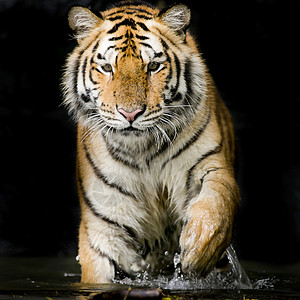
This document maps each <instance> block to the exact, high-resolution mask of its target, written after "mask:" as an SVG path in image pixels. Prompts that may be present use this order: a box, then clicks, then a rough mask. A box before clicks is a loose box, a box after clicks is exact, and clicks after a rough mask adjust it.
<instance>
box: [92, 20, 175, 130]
mask: <svg viewBox="0 0 300 300" xmlns="http://www.w3.org/2000/svg"><path fill="white" fill-rule="evenodd" d="M131 23H132V24H134V21H133V20H132V21H131ZM120 27H121V26H120ZM122 27H123V28H122ZM122 27H121V28H120V29H119V30H117V31H116V32H115V33H114V34H112V35H109V34H107V35H106V36H105V37H104V40H103V44H101V45H100V46H99V49H97V50H96V51H95V52H96V53H95V54H94V56H93V57H92V64H91V72H90V74H91V79H92V81H93V82H94V83H95V85H97V86H99V90H98V91H99V95H97V97H98V98H97V101H98V103H99V114H100V115H101V118H102V119H103V121H104V122H105V123H106V124H107V125H108V126H111V127H113V128H116V129H120V130H124V129H131V130H132V129H136V130H145V129H147V128H148V127H149V126H153V123H155V122H158V121H159V118H161V117H162V114H163V106H164V99H166V96H167V90H168V87H167V85H166V83H167V77H168V75H169V73H170V69H171V64H170V59H168V57H167V55H166V54H165V53H164V49H163V47H162V45H161V44H160V43H159V41H158V38H157V37H156V36H155V35H153V34H151V33H148V34H147V32H144V31H143V30H139V31H138V32H137V30H135V29H132V27H131V26H122ZM134 28H135V27H134ZM138 33H139V34H143V35H139V34H138ZM147 42H148V43H147Z"/></svg>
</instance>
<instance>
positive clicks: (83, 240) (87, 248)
mask: <svg viewBox="0 0 300 300" xmlns="http://www.w3.org/2000/svg"><path fill="white" fill-rule="evenodd" d="M79 262H80V265H81V282H86V283H99V282H102V283H106V282H110V281H111V280H112V279H113V278H114V275H115V267H114V265H113V263H112V261H111V259H110V258H109V257H108V256H106V255H104V254H103V253H101V252H100V251H97V250H96V249H95V248H94V247H93V246H92V244H91V241H90V240H89V236H88V233H87V228H86V225H85V224H84V222H83V221H82V222H81V224H80V231H79Z"/></svg>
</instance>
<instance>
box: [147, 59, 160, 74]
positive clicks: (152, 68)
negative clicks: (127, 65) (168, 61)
mask: <svg viewBox="0 0 300 300" xmlns="http://www.w3.org/2000/svg"><path fill="white" fill-rule="evenodd" d="M159 66H160V63H158V62H156V61H152V62H150V63H149V64H148V71H150V72H155V71H157V70H158V68H159Z"/></svg>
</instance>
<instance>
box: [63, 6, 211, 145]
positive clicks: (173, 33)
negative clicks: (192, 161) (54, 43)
mask: <svg viewBox="0 0 300 300" xmlns="http://www.w3.org/2000/svg"><path fill="white" fill-rule="evenodd" d="M190 19H191V15H190V10H189V8H188V7H187V6H185V5H175V6H173V7H171V8H169V9H167V10H163V11H160V10H158V9H156V8H153V7H151V6H148V5H145V4H143V5H142V4H139V3H137V2H121V3H119V4H118V5H116V6H115V7H113V8H111V9H109V10H106V11H104V12H102V13H97V15H96V14H94V13H93V12H91V11H90V10H89V9H87V8H84V7H78V6H76V7H73V8H71V10H70V12H69V25H70V27H71V28H72V30H73V31H74V32H75V36H76V38H77V41H78V46H77V47H76V49H75V50H74V51H73V53H72V54H71V55H70V56H69V58H68V61H67V65H66V71H65V74H64V79H63V81H64V82H63V85H64V90H65V104H66V105H67V106H68V107H69V110H70V111H71V113H73V115H74V116H75V119H76V120H77V121H78V122H80V123H81V124H82V125H85V126H87V127H93V128H94V129H95V128H97V130H99V132H100V131H101V132H102V133H105V132H107V131H109V130H110V132H111V133H115V134H119V135H126V136H128V135H142V133H143V134H146V133H147V134H150V133H152V134H154V135H157V134H159V135H161V136H163V137H164V138H166V139H168V140H171V139H173V138H175V136H176V134H177V132H178V130H180V128H181V127H182V126H183V124H186V123H188V122H189V120H190V119H191V115H192V114H193V113H194V112H195V109H196V106H197V105H199V103H200V102H201V95H202V94H203V93H204V90H205V88H206V87H205V80H204V78H205V67H204V64H203V63H202V61H201V58H200V55H199V53H198V51H197V47H196V46H195V43H194V41H193V39H192V37H191V36H190V35H189V34H188V33H187V28H188V26H189V24H190Z"/></svg>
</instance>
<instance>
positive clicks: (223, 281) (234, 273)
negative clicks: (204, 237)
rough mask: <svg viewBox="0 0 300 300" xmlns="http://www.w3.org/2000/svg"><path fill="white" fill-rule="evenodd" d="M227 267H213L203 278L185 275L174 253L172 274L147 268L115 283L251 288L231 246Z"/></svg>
mask: <svg viewBox="0 0 300 300" xmlns="http://www.w3.org/2000/svg"><path fill="white" fill-rule="evenodd" d="M226 255H227V258H228V261H229V267H228V268H226V270H224V271H219V270H217V269H214V270H213V271H211V272H210V273H209V274H208V275H207V276H206V277H205V278H197V277H195V276H187V275H185V274H183V273H182V271H181V267H180V255H179V254H178V253H175V255H174V258H173V264H174V270H175V271H174V274H172V275H170V276H167V275H153V274H151V272H150V271H149V270H146V271H144V272H141V273H139V274H138V275H137V276H136V278H134V279H132V278H125V279H122V280H115V282H116V283H119V284H126V285H134V286H140V287H148V288H162V289H167V290H196V289H252V285H251V282H250V279H249V278H248V276H247V274H246V272H245V271H244V269H243V267H242V266H241V265H240V263H239V260H238V258H237V255H236V253H235V251H234V249H233V247H232V246H230V247H228V249H227V250H226Z"/></svg>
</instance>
